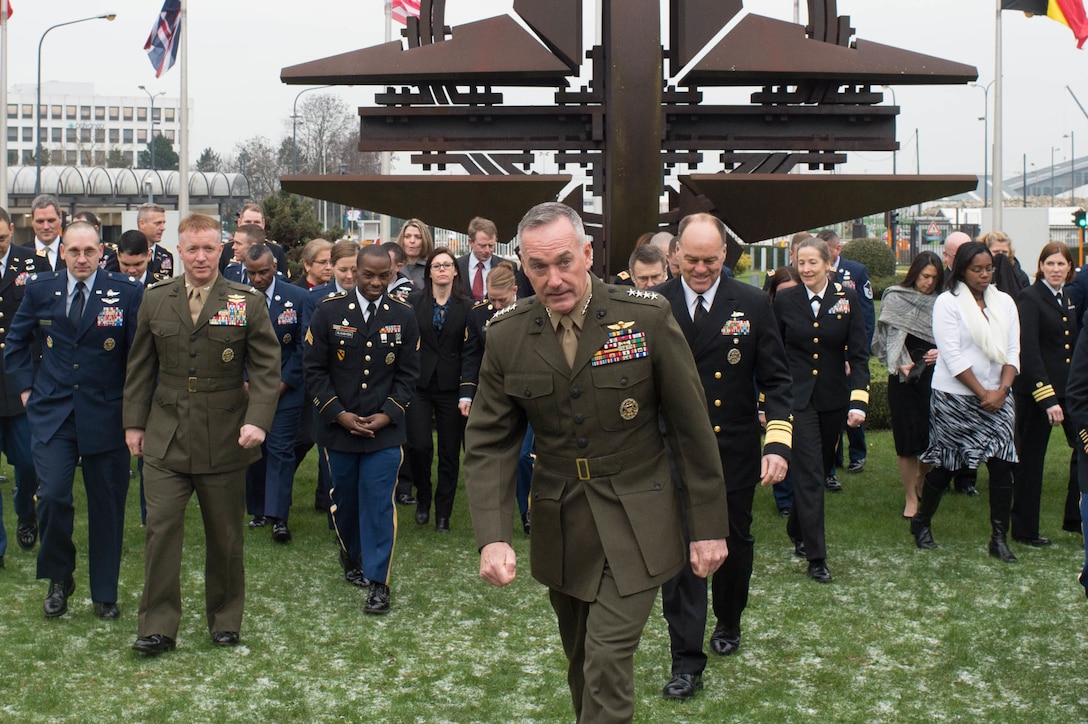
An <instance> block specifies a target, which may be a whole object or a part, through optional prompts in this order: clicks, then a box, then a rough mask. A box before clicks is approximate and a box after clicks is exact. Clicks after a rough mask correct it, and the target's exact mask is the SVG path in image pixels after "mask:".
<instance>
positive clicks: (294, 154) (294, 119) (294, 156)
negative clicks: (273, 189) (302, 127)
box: [291, 85, 332, 174]
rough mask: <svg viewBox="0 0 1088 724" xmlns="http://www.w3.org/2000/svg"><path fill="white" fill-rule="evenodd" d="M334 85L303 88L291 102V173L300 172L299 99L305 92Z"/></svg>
mask: <svg viewBox="0 0 1088 724" xmlns="http://www.w3.org/2000/svg"><path fill="white" fill-rule="evenodd" d="M331 87H332V85H315V86H314V87H312V88H303V89H302V90H300V91H299V92H298V95H297V96H295V102H294V103H292V104H291V173H292V174H297V173H298V143H297V142H296V141H295V130H296V128H297V127H298V99H299V97H300V96H301V95H302V94H303V93H309V92H310V91H312V90H321V89H322V88H331Z"/></svg>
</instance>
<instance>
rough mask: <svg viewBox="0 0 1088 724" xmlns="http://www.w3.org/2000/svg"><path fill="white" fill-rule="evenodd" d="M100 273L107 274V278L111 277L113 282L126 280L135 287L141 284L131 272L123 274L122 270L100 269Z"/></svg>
mask: <svg viewBox="0 0 1088 724" xmlns="http://www.w3.org/2000/svg"><path fill="white" fill-rule="evenodd" d="M100 273H104V274H105V275H106V278H107V279H109V280H110V281H111V282H125V283H128V284H131V285H132V286H134V287H138V286H141V284H140V282H138V281H136V277H134V276H132V275H131V274H122V273H121V272H112V271H105V270H102V271H100Z"/></svg>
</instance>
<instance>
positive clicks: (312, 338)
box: [306, 328, 314, 346]
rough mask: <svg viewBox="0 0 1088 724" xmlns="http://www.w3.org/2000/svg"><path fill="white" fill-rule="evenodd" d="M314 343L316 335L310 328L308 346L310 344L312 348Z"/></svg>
mask: <svg viewBox="0 0 1088 724" xmlns="http://www.w3.org/2000/svg"><path fill="white" fill-rule="evenodd" d="M313 343H314V333H313V332H311V331H310V330H309V328H307V329H306V344H308V345H310V346H313Z"/></svg>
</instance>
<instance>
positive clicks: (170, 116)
mask: <svg viewBox="0 0 1088 724" xmlns="http://www.w3.org/2000/svg"><path fill="white" fill-rule="evenodd" d="M163 112H164V113H165V118H166V122H167V123H173V122H174V117H175V114H176V113H177V109H176V108H164V109H163Z"/></svg>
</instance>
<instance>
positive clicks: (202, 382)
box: [159, 373, 242, 392]
mask: <svg viewBox="0 0 1088 724" xmlns="http://www.w3.org/2000/svg"><path fill="white" fill-rule="evenodd" d="M159 382H160V383H161V384H162V385H163V386H164V387H169V388H171V389H174V390H182V391H184V392H218V391H220V390H236V389H238V388H239V387H241V386H242V380H241V378H239V377H235V376H231V377H182V376H181V375H171V374H164V373H160V374H159Z"/></svg>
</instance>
